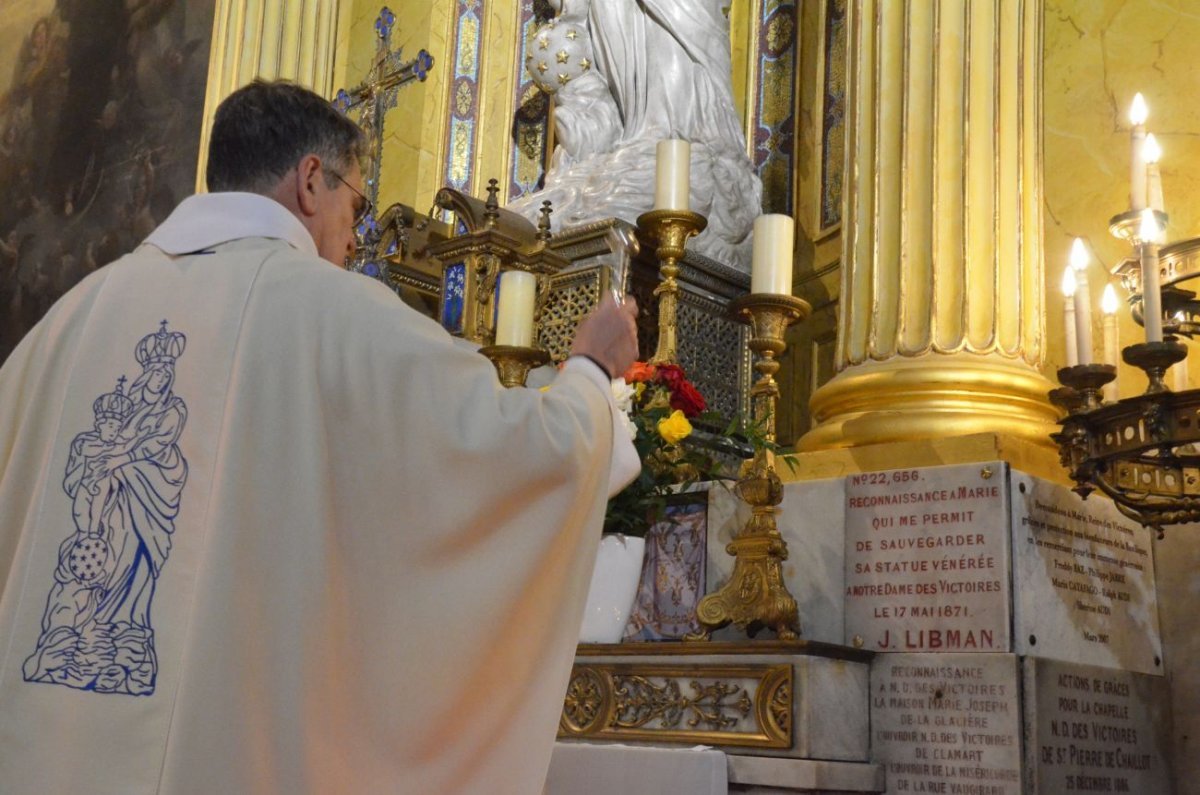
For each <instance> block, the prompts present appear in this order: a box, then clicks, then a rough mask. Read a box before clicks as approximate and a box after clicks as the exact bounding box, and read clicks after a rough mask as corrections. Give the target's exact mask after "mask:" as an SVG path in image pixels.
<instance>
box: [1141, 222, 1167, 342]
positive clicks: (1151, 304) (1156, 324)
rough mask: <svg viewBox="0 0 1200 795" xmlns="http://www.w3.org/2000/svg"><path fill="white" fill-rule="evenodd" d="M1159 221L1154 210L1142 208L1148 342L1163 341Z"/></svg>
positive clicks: (1144, 294)
mask: <svg viewBox="0 0 1200 795" xmlns="http://www.w3.org/2000/svg"><path fill="white" fill-rule="evenodd" d="M1158 235H1159V229H1158V221H1156V220H1155V218H1154V212H1153V211H1151V210H1149V209H1144V210H1142V225H1141V227H1140V228H1139V229H1138V245H1139V247H1140V251H1139V255H1140V257H1141V261H1142V325H1143V326H1145V328H1146V342H1162V338H1163V331H1162V288H1161V287H1160V286H1159V278H1158Z"/></svg>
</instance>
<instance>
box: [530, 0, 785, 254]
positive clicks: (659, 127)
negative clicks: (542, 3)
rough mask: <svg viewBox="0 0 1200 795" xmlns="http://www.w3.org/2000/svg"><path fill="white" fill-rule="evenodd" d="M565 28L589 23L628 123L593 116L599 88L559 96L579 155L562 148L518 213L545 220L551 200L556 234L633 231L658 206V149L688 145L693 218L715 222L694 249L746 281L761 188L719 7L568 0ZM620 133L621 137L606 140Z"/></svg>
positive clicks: (559, 110)
mask: <svg viewBox="0 0 1200 795" xmlns="http://www.w3.org/2000/svg"><path fill="white" fill-rule="evenodd" d="M560 18H561V19H563V20H571V21H572V22H564V23H563V24H564V26H569V25H571V24H578V23H576V22H574V20H580V21H582V20H584V19H586V21H587V31H588V36H589V37H590V41H591V49H592V53H593V55H594V58H595V64H594V68H595V73H596V74H598V75H599V76H600V77H601V78H602V79H603V81H604V84H605V85H606V86H607V90H608V94H610V95H611V101H612V102H614V103H615V105H616V115H617V116H619V119H618V120H617V121H613V120H610V119H609V118H608V116H607V115H605V114H597V113H595V112H594V106H595V105H596V104H597V103H598V102H599V101H601V99H602V100H604V101H608V99H609V98H608V97H602V98H597V97H595V96H593V93H592V92H593V90H594V88H595V82H596V81H588V82H585V81H584V80H582V79H581V80H577V81H573V82H572V83H571V84H569V85H567V86H565V87H563V88H562V89H560V90H559V93H558V95H557V96H558V105H557V106H556V114H558V115H559V116H564V115H565V116H566V117H567V121H568V123H569V124H570V127H571V134H570V135H569V136H566V137H565V138H564V141H569V142H570V143H572V144H574V146H575V148H576V149H577V150H578V151H575V152H572V151H567V149H566V148H565V144H564V147H563V148H560V149H559V150H558V151H556V153H555V160H554V163H553V164H552V165H551V168H550V171H549V172H548V173H547V175H546V181H545V185H546V187H545V188H544V189H543V190H541V191H538V192H536V193H532V194H528V195H527V196H525V197H522V198H520V199H517V200H516V201H514V202H511V203H510V204H509V209H513V210H516V211H517V212H521V213H523V214H525V215H526V216H527V217H530V218H536V217H537V212H538V210H539V208H540V206H541V202H542V201H543V200H546V199H548V200H550V201H552V202H553V203H554V208H555V214H554V217H553V219H552V221H553V223H555V224H556V225H558V224H561V225H566V226H571V225H575V224H580V223H586V222H589V221H593V220H596V219H598V218H602V217H605V216H614V217H618V218H624V219H625V220H627V221H630V222H633V221H635V220H636V218H637V216H638V215H640V214H641V213H643V212H646V211H647V210H650V209H651V205H652V204H653V201H652V200H653V197H654V179H655V168H654V163H655V147H656V145H657V143H658V142H659V141H660V140H663V139H666V138H683V139H687V140H688V141H690V142H691V144H692V153H691V155H692V158H691V175H690V176H691V208H692V209H693V210H695V211H696V212H699V213H702V214H704V215H705V216H706V217H707V219H708V229H707V230H706V231H705V232H704V233H702V234H701V235H700V236H699V237H698V238H697V239H696V241H695V243H694V244H692V246H691V247H692V248H694V249H695V250H697V251H699V252H700V253H703V254H706V255H708V256H711V257H714V258H716V259H718V260H720V261H721V262H724V263H726V264H730V265H733V266H734V267H737V268H740V269H742V270H744V271H747V272H748V271H749V269H750V260H749V255H750V239H749V234H750V230H751V227H752V225H753V222H754V218H755V217H756V216H757V215H758V214H759V212H760V205H761V197H762V183H761V181H760V180H759V178H758V177H757V175H756V174H755V172H754V168H753V166H752V164H751V162H750V159H749V158H748V157H747V155H746V138H745V134H744V133H743V131H742V126H741V122H740V121H739V119H738V114H737V111H736V110H735V109H734V106H733V77H732V65H731V58H730V44H729V23H728V21H727V20H726V19H725V16H724V14H723V13H722V12H721V9H720V3H719V2H718V0H564V2H563V10H562V14H561V16H560ZM577 85H578V86H584V85H586V88H584V89H577V88H576V86H577ZM580 91H582V93H578V92H580ZM575 116H579V118H575ZM556 123H558V122H556ZM617 123H619V124H620V127H621V129H620V131H619V132H617V133H614V132H613V131H611V130H609V129H607V128H608V126H610V125H613V124H617ZM609 142H611V146H610V148H608V149H606V148H603V147H608V146H609Z"/></svg>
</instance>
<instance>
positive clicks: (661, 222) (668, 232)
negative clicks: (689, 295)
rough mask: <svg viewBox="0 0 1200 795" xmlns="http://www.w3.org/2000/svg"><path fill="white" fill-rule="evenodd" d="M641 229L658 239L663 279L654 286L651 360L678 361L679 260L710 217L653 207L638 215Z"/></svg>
mask: <svg viewBox="0 0 1200 795" xmlns="http://www.w3.org/2000/svg"><path fill="white" fill-rule="evenodd" d="M637 225H638V229H639V230H640V231H641V232H642V234H644V235H645V236H646V237H648V238H650V239H652V240H654V241H655V244H656V246H655V250H654V253H655V255H656V256H657V257H658V263H659V264H658V267H659V274H660V275H661V276H662V281H661V282H660V283H659V285H658V287H656V288H654V294H655V295H656V296H658V347H657V349H655V351H654V355H653V356H652V357H650V363H651V364H675V363H676V361H677V356H676V354H677V350H678V346H677V345H676V342H675V340H676V333H675V329H676V327H677V323H676V320H675V315H676V308H677V307H678V303H679V282H677V281H675V276H676V275H678V273H679V264H678V263H679V260H680V259H681V258H682V257H683V247H684V245H686V244H687V240H688V238H689V237H691V236H692V235H698V234H700V233H701V232H703V231H704V227H706V226H708V220H707V219H705V217H704V216H703V215H700V214H699V213H693V212H690V211H688V210H651V211H650V212H648V213H642V214H641V215H639V216H638V219H637Z"/></svg>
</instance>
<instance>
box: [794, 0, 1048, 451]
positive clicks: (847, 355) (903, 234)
mask: <svg viewBox="0 0 1200 795" xmlns="http://www.w3.org/2000/svg"><path fill="white" fill-rule="evenodd" d="M847 11H848V20H847V24H848V26H849V27H848V50H849V52H848V62H847V76H848V86H847V118H846V129H847V140H846V147H847V154H846V157H847V161H846V166H847V167H846V170H845V174H846V182H847V184H846V188H845V194H844V195H845V199H844V205H843V227H842V241H843V243H842V259H843V267H842V291H841V292H842V303H841V306H842V313H841V317H840V320H839V329H838V350H837V366H838V370H839V372H838V374H837V375H836V376H835V377H834V378H833V379H832V380H830V381H829V382H828V383H827V384H825V385H824V386H823V387H821V388H820V389H819V390H817V392H816V393H815V394H814V395H813V398H812V402H811V410H812V414H813V420H814V427H813V429H812V430H811V431H810V432H809V433H808V434H807V435H805V436H804V437H803V438H802V439H801V440H800V442H799V445H798V446H799V448H800V449H802V450H818V449H825V448H833V447H849V446H858V445H864V444H872V443H876V442H888V441H900V440H920V439H936V438H942V437H945V436H951V435H958V434H970V433H983V432H992V433H1001V434H1006V435H1011V436H1017V437H1020V438H1025V439H1029V440H1034V441H1037V442H1040V443H1044V444H1046V445H1047V446H1048V445H1050V440H1049V438H1048V434H1049V433H1050V432H1051V431H1052V430H1054V427H1055V426H1054V422H1055V419H1056V416H1057V415H1056V412H1055V410H1054V408H1053V407H1052V406H1051V405H1050V403H1049V401H1048V400H1047V398H1046V393H1047V392H1048V391H1049V390H1050V389H1051V388H1052V387H1053V385H1052V384H1051V383H1050V382H1049V381H1047V379H1046V378H1045V377H1044V376H1042V375H1041V374H1040V372H1039V369H1038V368H1039V366H1040V365H1041V364H1042V359H1043V336H1044V333H1045V318H1044V307H1043V293H1044V284H1043V281H1044V280H1043V271H1042V268H1043V265H1042V215H1041V214H1042V176H1041V171H1040V169H1041V149H1042V146H1041V125H1042V120H1041V80H1042V73H1041V62H1042V52H1041V49H1042V40H1041V36H1042V13H1043V4H1042V0H895V1H893V0H851V2H850V3H849V4H848V9H847Z"/></svg>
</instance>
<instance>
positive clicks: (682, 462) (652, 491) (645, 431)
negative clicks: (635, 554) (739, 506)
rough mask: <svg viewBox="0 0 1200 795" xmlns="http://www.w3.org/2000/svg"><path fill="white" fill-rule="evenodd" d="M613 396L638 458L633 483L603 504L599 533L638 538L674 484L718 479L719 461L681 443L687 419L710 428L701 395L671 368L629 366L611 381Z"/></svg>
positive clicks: (712, 418)
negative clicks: (639, 465)
mask: <svg viewBox="0 0 1200 795" xmlns="http://www.w3.org/2000/svg"><path fill="white" fill-rule="evenodd" d="M613 397H614V398H615V399H616V402H617V406H618V407H619V408H620V409H621V410H622V411H624V412H625V416H626V420H627V429H628V431H629V434H630V437H631V438H632V439H633V444H634V447H635V448H637V452H638V455H639V456H641V459H642V471H641V474H639V475H638V477H637V479H636V480H634V481H633V482H632V483H630V484H629V485H628V486H626V487H625V488H624V490H622V491H621V492H620V493H619V494H617V495H616V496H615V497H613V498H612V499H611V500H609V501H608V511H607V513H606V514H605V519H604V530H605V532H609V533H624V534H625V535H632V536H644V535H645V534H646V531H647V530H649V528H650V526H651V525H653V524H654V523H656V522H658V521H660V520H661V519H662V518H663V516H664V515H665V513H666V504H667V503H666V500H667V497H668V495H670V494H671V493H673V492H674V491H676V490H677V487H679V486H686V485H688V484H690V483H694V482H696V481H699V480H711V479H716V478H718V477H720V476H721V470H722V464H721V461H720V460H719V459H718V458H717V457H716V456H714V455H712V454H710V453H706V452H705V451H704V450H702V449H700V448H699V447H697V446H687V445H684V444H683V442H684V440H685V439H687V438H688V437H689V436H691V434H692V431H693V426H692V421H693V420H695V421H697V422H698V423H702V424H704V425H711V426H715V425H716V424H717V423H719V422H720V418H719V417H718V416H717V415H716V414H715V412H709V411H708V406H707V404H706V402H705V400H704V396H703V395H701V394H700V391H699V390H698V389H696V386H695V385H694V384H693V383H692V382H691V381H689V380H688V379H687V377H686V376H685V375H684V372H683V368H681V367H680V366H679V365H676V364H659V365H655V364H648V363H646V362H634V364H633V366H632V367H630V368H629V370H628V371H627V372H626V373H625V376H624V377H623V378H618V379H616V380H614V381H613Z"/></svg>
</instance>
